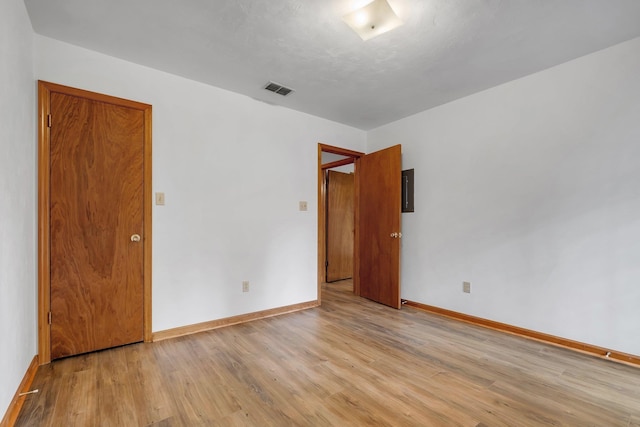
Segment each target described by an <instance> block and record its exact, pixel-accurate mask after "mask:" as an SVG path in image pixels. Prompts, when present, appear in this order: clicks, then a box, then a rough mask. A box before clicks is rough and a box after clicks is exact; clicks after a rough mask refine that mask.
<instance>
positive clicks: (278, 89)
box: [264, 82, 293, 96]
mask: <svg viewBox="0 0 640 427" xmlns="http://www.w3.org/2000/svg"><path fill="white" fill-rule="evenodd" d="M264 88H265V89H266V90H270V91H271V92H274V93H277V94H278V95H282V96H287V95H289V94H290V93H291V92H293V89H289V88H288V87H284V86H282V85H279V84H278V83H274V82H269V83H268V84H267V85H266V86H265V87H264Z"/></svg>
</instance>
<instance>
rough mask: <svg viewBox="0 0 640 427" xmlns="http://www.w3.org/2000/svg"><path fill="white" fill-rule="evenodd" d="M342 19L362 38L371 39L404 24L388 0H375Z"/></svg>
mask: <svg viewBox="0 0 640 427" xmlns="http://www.w3.org/2000/svg"><path fill="white" fill-rule="evenodd" d="M342 20H343V21H344V22H346V23H347V24H348V25H349V26H350V27H351V28H352V29H353V31H355V32H356V33H358V35H359V36H360V37H361V38H362V40H369V39H371V38H373V37H375V36H379V35H380V34H382V33H386V32H387V31H391V30H393V29H394V28H397V27H399V26H400V25H402V24H403V22H402V21H401V20H400V18H398V15H396V14H395V12H394V11H393V9H392V8H391V6H389V3H387V0H373V1H372V2H371V3H369V4H367V5H366V6H363V7H361V8H360V9H357V10H354V11H353V12H351V13H348V14H346V15H345V16H343V17H342Z"/></svg>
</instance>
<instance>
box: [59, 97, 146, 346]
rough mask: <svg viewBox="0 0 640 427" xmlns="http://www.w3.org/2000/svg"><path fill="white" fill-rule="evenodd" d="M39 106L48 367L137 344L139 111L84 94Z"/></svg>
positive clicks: (140, 302) (140, 307)
mask: <svg viewBox="0 0 640 427" xmlns="http://www.w3.org/2000/svg"><path fill="white" fill-rule="evenodd" d="M48 98H49V111H50V113H49V114H50V119H49V128H50V129H49V135H50V139H49V162H50V189H49V191H50V193H49V195H50V203H49V215H50V218H49V222H50V245H49V250H50V311H51V315H50V323H51V326H50V340H51V358H52V359H56V358H60V357H64V356H70V355H74V354H80V353H85V352H89V351H94V350H99V349H104V348H109V347H114V346H119V345H123V344H129V343H133V342H138V341H142V340H143V337H144V334H143V316H144V314H143V312H144V286H143V272H144V264H143V260H144V245H143V241H142V240H143V239H144V236H143V228H144V224H143V218H144V215H143V212H144V208H145V207H144V197H143V193H144V157H145V137H146V135H145V114H146V111H145V110H144V109H143V108H138V107H137V106H133V107H131V106H127V105H119V104H120V103H119V102H117V101H119V100H117V99H114V100H113V102H111V100H110V99H106V100H102V99H100V100H98V99H93V97H91V95H90V94H89V93H87V94H83V95H76V94H69V93H64V91H61V92H57V91H55V90H52V91H51V92H50V93H49V96H48ZM100 98H108V97H105V96H104V95H102V96H101V97H100ZM120 101H122V100H120ZM143 107H144V105H143ZM147 107H149V106H147ZM138 236H140V238H138Z"/></svg>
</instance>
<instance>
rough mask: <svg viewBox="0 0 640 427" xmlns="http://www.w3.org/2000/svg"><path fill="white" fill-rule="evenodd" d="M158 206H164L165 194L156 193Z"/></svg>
mask: <svg viewBox="0 0 640 427" xmlns="http://www.w3.org/2000/svg"><path fill="white" fill-rule="evenodd" d="M156 205H159V206H162V205H164V193H156Z"/></svg>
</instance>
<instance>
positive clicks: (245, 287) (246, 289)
mask: <svg viewBox="0 0 640 427" xmlns="http://www.w3.org/2000/svg"><path fill="white" fill-rule="evenodd" d="M242 292H249V282H248V281H247V280H245V281H244V282H242Z"/></svg>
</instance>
